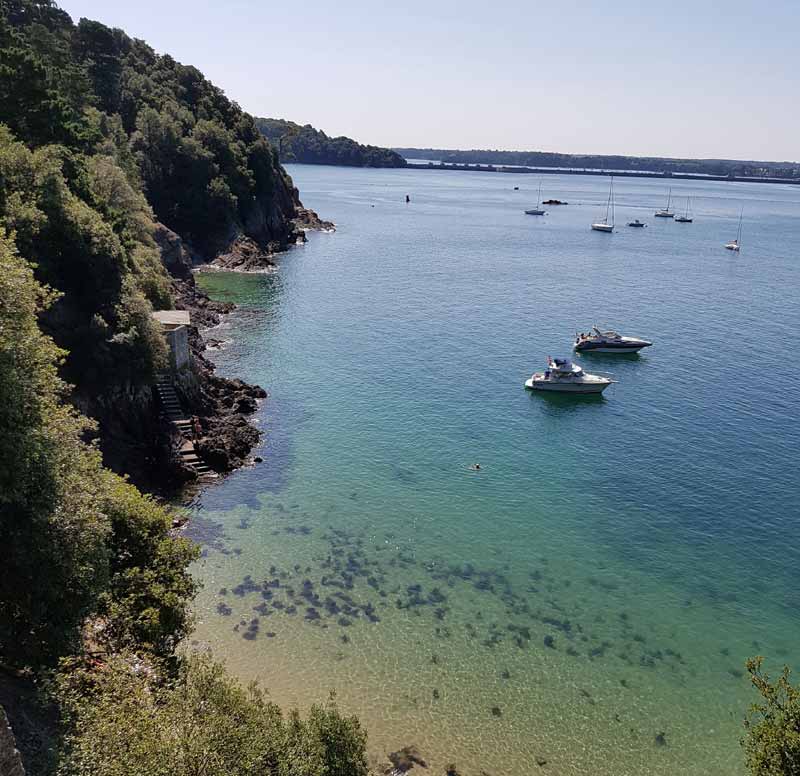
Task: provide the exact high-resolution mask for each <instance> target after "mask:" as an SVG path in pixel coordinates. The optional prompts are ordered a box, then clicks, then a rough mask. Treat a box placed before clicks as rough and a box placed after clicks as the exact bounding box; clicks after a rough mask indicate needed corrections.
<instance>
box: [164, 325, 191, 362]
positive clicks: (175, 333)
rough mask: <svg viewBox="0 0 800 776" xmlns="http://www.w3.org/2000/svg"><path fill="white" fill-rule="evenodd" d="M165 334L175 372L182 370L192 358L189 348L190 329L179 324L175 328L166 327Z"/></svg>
mask: <svg viewBox="0 0 800 776" xmlns="http://www.w3.org/2000/svg"><path fill="white" fill-rule="evenodd" d="M164 335H165V336H166V338H167V343H168V344H169V361H170V366H171V367H172V371H173V372H180V371H181V370H182V369H183V368H184V367H186V366H188V364H189V362H190V361H191V358H192V353H191V351H190V349H189V329H188V328H187V327H186V326H178V327H177V328H175V329H166V330H165V331H164Z"/></svg>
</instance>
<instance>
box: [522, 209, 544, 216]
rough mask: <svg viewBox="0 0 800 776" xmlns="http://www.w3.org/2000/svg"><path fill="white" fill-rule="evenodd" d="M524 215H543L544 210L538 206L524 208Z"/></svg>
mask: <svg viewBox="0 0 800 776" xmlns="http://www.w3.org/2000/svg"><path fill="white" fill-rule="evenodd" d="M525 215H526V216H543V215H545V212H544V210H539V209H538V208H534V209H533V210H526V211H525Z"/></svg>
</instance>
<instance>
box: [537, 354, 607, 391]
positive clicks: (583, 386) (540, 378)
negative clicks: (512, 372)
mask: <svg viewBox="0 0 800 776" xmlns="http://www.w3.org/2000/svg"><path fill="white" fill-rule="evenodd" d="M612 382H614V381H613V380H611V379H609V378H608V377H602V376H600V375H590V374H587V373H586V372H584V371H583V369H581V367H579V366H578V365H577V364H573V363H572V361H570V360H569V359H568V358H548V359H547V369H545V370H544V372H535V373H534V374H532V375H531V377H530V379H529V380H526V381H525V387H526V388H530V390H532V391H556V392H560V393H602V392H603V391H604V390H605V389H606V388H608V386H609V385H611V383H612Z"/></svg>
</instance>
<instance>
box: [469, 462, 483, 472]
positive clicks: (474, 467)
mask: <svg viewBox="0 0 800 776" xmlns="http://www.w3.org/2000/svg"><path fill="white" fill-rule="evenodd" d="M469 468H470V471H473V472H479V471H480V470H481V465H480V464H479V463H474V464H472V466H470V467H469Z"/></svg>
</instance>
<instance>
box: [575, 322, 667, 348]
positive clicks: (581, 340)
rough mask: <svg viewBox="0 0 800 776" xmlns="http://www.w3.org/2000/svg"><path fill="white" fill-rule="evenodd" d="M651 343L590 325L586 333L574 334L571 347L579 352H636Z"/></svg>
mask: <svg viewBox="0 0 800 776" xmlns="http://www.w3.org/2000/svg"><path fill="white" fill-rule="evenodd" d="M652 344H653V343H652V342H648V341H647V340H643V339H639V338H638V337H623V336H622V335H621V334H618V333H617V332H616V331H601V330H600V329H599V328H598V327H597V326H592V330H591V332H589V333H588V334H583V333H582V334H576V335H575V344H574V345H573V347H574V348H575V350H576V351H578V352H579V353H638V352H639V351H640V350H641V349H642V348H649V347H650V346H651V345H652Z"/></svg>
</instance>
